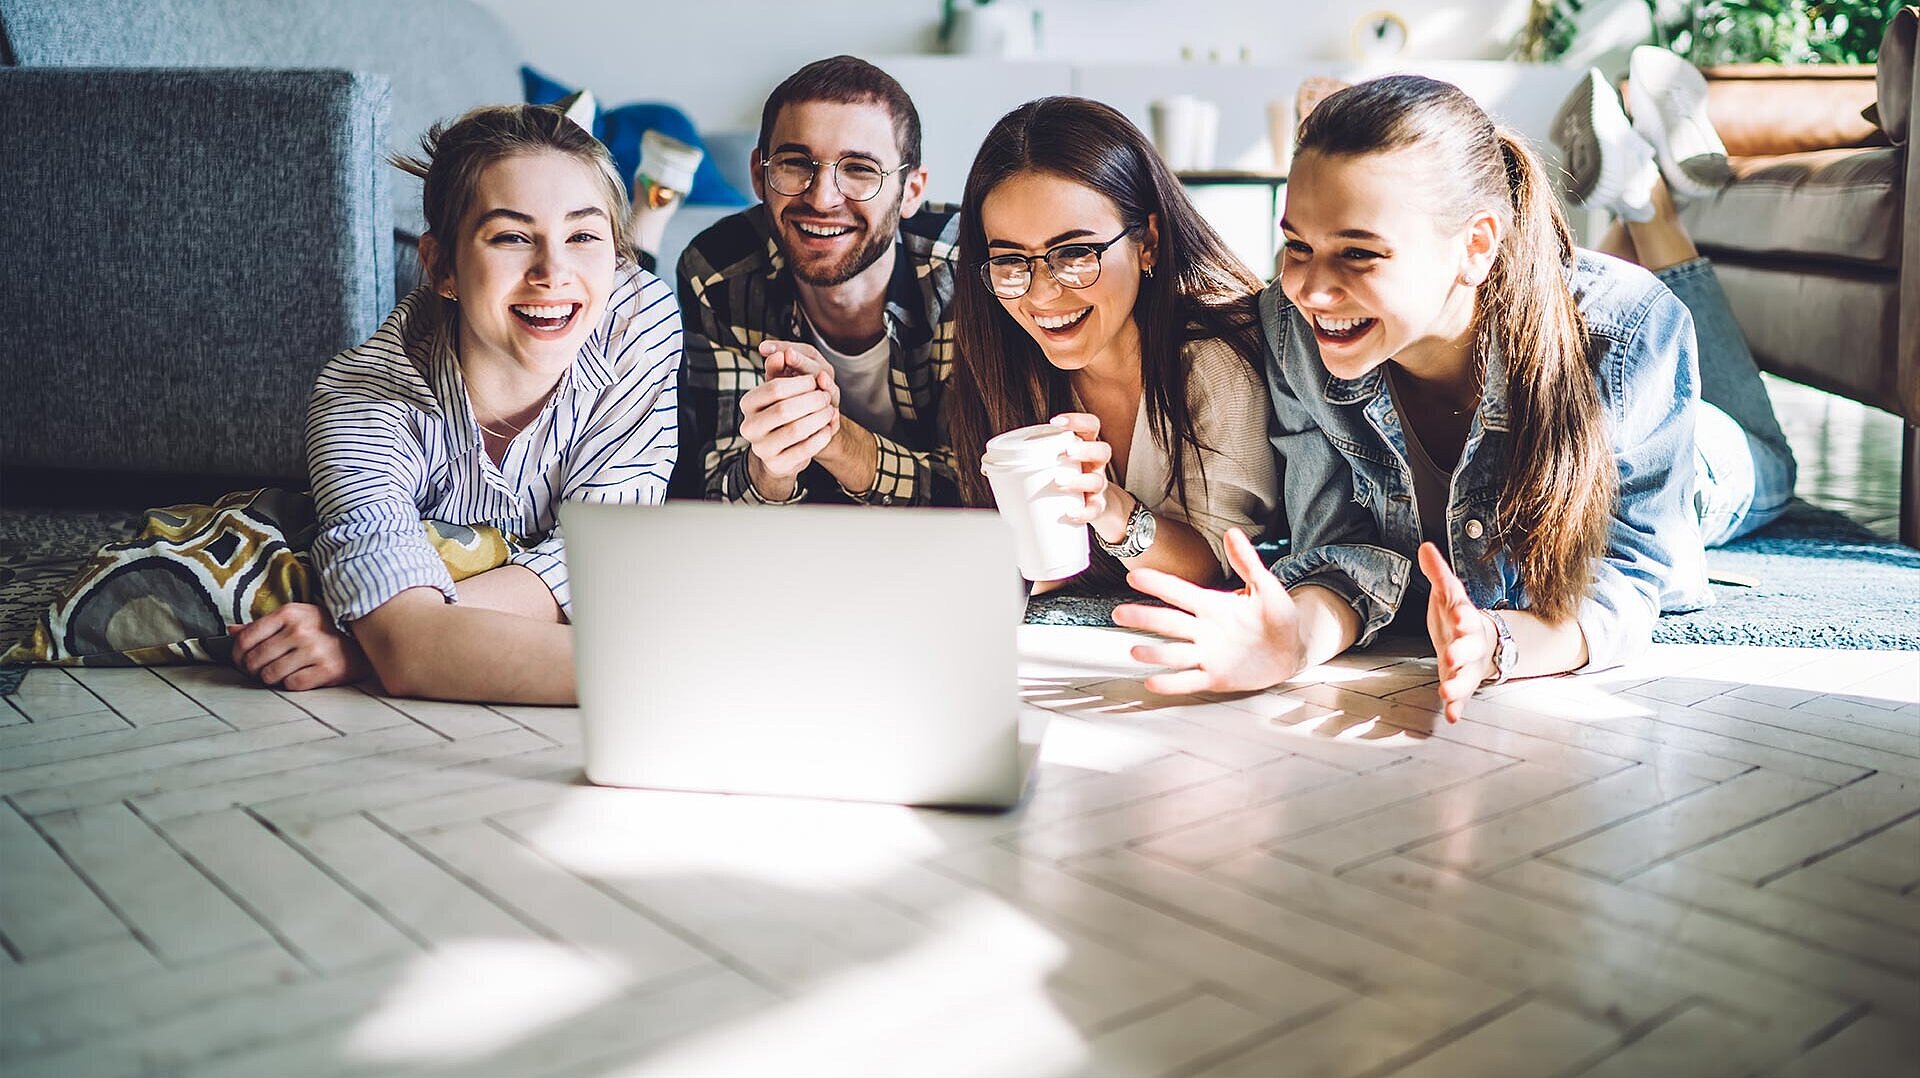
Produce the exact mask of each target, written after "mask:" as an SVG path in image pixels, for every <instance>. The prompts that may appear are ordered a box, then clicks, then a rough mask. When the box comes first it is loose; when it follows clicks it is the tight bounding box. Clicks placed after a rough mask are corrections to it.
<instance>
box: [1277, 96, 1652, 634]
mask: <svg viewBox="0 0 1920 1078" xmlns="http://www.w3.org/2000/svg"><path fill="white" fill-rule="evenodd" d="M1298 149H1299V152H1301V153H1305V152H1309V151H1311V152H1315V153H1321V154H1326V155H1329V156H1358V155H1361V154H1372V153H1383V152H1397V151H1417V152H1418V154H1419V158H1420V160H1421V161H1422V162H1423V163H1424V167H1423V169H1422V181H1421V186H1420V190H1421V192H1422V193H1421V195H1420V196H1419V197H1423V198H1426V199H1428V200H1431V201H1432V202H1433V204H1434V205H1435V209H1434V213H1435V215H1436V216H1437V217H1440V218H1441V219H1443V221H1445V223H1446V224H1447V225H1448V226H1449V227H1452V226H1460V227H1464V226H1465V225H1466V223H1467V222H1468V221H1469V220H1471V219H1472V218H1473V216H1474V215H1475V214H1478V213H1483V212H1488V211H1491V212H1492V213H1494V214H1495V215H1496V216H1497V217H1498V218H1499V220H1500V224H1501V240H1500V249H1499V251H1498V253H1497V254H1496V255H1495V257H1494V262H1493V268H1492V272H1491V273H1490V274H1489V275H1488V277H1487V279H1486V281H1485V282H1484V283H1483V284H1481V285H1480V287H1479V290H1478V292H1477V293H1476V295H1475V307H1474V353H1475V355H1476V356H1478V357H1479V361H1480V363H1481V365H1482V367H1481V369H1482V377H1483V378H1484V377H1485V373H1484V372H1485V363H1486V357H1487V356H1489V355H1494V354H1497V355H1499V356H1500V357H1501V359H1502V361H1503V362H1504V363H1505V365H1506V374H1507V385H1506V397H1507V406H1508V409H1509V412H1510V413H1511V417H1512V428H1511V430H1510V432H1509V434H1508V458H1509V459H1508V461H1507V478H1506V484H1505V485H1504V486H1503V487H1502V488H1501V491H1500V502H1499V505H1500V510H1499V520H1498V521H1497V524H1496V528H1497V535H1498V538H1499V540H1500V542H1499V543H1498V544H1496V545H1495V546H1494V548H1493V549H1499V547H1501V546H1504V547H1505V548H1506V550H1507V552H1508V554H1509V556H1510V557H1511V558H1512V560H1513V563H1514V566H1515V568H1516V569H1517V570H1518V571H1519V574H1520V580H1521V583H1522V584H1524V585H1525V586H1526V589H1527V596H1528V598H1529V600H1530V601H1531V604H1532V608H1533V611H1534V612H1535V613H1537V614H1539V615H1540V616H1541V617H1542V618H1544V619H1546V620H1548V621H1563V620H1565V619H1566V618H1569V617H1571V616H1572V615H1573V612H1574V610H1575V608H1576V607H1577V606H1578V605H1579V603H1580V600H1581V599H1583V598H1584V597H1586V596H1587V595H1588V594H1589V593H1590V592H1591V591H1592V589H1593V580H1594V576H1593V562H1594V560H1595V559H1597V558H1599V557H1600V556H1601V555H1602V554H1603V553H1605V551H1606V539H1607V529H1608V526H1609V523H1610V518H1611V516H1612V514H1613V505H1614V498H1615V492H1616V488H1617V487H1618V485H1619V474H1618V466H1617V465H1616V464H1615V463H1614V459H1613V448H1612V441H1611V438H1610V437H1609V433H1608V429H1607V417H1606V412H1605V410H1604V409H1603V407H1602V405H1601V400H1600V390H1599V387H1598V385H1597V383H1596V381H1595V371H1594V366H1593V364H1594V349H1593V347H1592V345H1591V343H1590V341H1589V339H1588V335H1587V323H1586V319H1585V318H1583V317H1581V314H1580V308H1579V305H1578V304H1577V303H1576V302H1575V300H1574V296H1573V292H1572V289H1571V288H1570V287H1569V286H1568V283H1567V271H1568V268H1569V267H1570V266H1571V265H1572V263H1573V258H1574V246H1573V232H1572V230H1570V229H1569V228H1568V227H1567V222H1566V219H1565V218H1564V217H1563V216H1561V213H1560V205H1559V202H1558V200H1557V199H1556V198H1555V197H1554V193H1553V186H1552V183H1551V181H1550V180H1549V179H1548V176H1547V170H1546V168H1545V166H1544V165H1542V164H1541V162H1540V159H1539V157H1538V156H1537V155H1536V154H1535V153H1534V152H1533V150H1532V148H1531V147H1529V146H1528V145H1527V144H1526V142H1525V141H1524V140H1522V139H1521V138H1520V137H1519V136H1518V135H1515V134H1514V133H1513V132H1512V131H1509V130H1507V129H1505V128H1502V127H1499V126H1497V125H1495V124H1494V123H1493V121H1492V120H1491V119H1489V118H1488V116H1487V114H1486V113H1485V112H1484V111H1482V110H1481V108H1480V106H1479V105H1477V104H1475V103H1474V102H1473V99H1472V98H1470V97H1468V96H1467V95H1466V94H1465V93H1463V92H1461V91H1460V89H1459V88H1458V87H1456V86H1452V85H1450V84H1448V83H1444V82H1438V81H1436V80H1433V79H1428V78H1421V77H1419V76H1414V75H1395V76H1390V77H1388V78H1382V79H1375V80H1373V81H1371V82H1363V83H1361V84H1359V85H1357V86H1353V87H1350V88H1348V89H1345V90H1342V91H1340V92H1339V93H1337V94H1334V95H1333V96H1331V97H1329V98H1327V99H1326V100H1325V101H1322V102H1321V103H1320V105H1319V107H1317V108H1315V109H1314V110H1313V112H1312V113H1310V114H1309V115H1308V117H1307V119H1306V121H1305V122H1304V123H1303V124H1302V125H1301V128H1300V140H1299V148H1298Z"/></svg>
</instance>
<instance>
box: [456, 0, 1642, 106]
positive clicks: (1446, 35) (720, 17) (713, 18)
mask: <svg viewBox="0 0 1920 1078" xmlns="http://www.w3.org/2000/svg"><path fill="white" fill-rule="evenodd" d="M478 2H479V3H481V4H483V5H485V6H486V7H489V8H491V9H493V10H494V11H495V12H497V13H498V15H499V16H500V18H501V19H502V20H503V21H504V22H505V23H506V24H507V26H508V28H509V29H510V30H512V31H513V33H514V34H515V35H516V36H517V37H518V38H519V39H520V42H521V45H522V47H523V51H524V55H525V57H526V60H527V62H528V63H531V64H532V65H534V66H535V67H537V68H540V69H542V70H544V71H546V72H547V73H549V74H551V75H553V76H555V77H556V78H560V79H563V80H567V81H571V82H575V83H578V84H581V85H585V86H589V87H591V88H592V89H593V91H594V92H595V93H596V94H598V95H599V96H600V100H601V101H602V102H603V103H605V104H608V105H619V104H624V103H626V102H629V101H639V100H669V101H673V102H675V103H677V104H679V105H680V106H681V107H682V108H684V109H686V110H687V111H688V113H690V114H691V115H692V116H693V119H694V122H695V123H697V124H698V125H700V127H701V128H702V129H703V130H708V129H713V130H725V129H734V128H742V127H753V126H756V125H757V123H758V119H759V107H760V103H761V102H762V101H764V100H765V98H766V94H767V91H769V90H771V89H772V88H773V86H774V85H775V84H776V83H778V82H779V81H780V80H781V79H782V78H784V77H785V76H786V75H788V74H789V73H791V72H792V71H793V70H794V69H795V68H798V67H799V66H800V65H802V64H804V63H806V62H807V61H809V60H815V59H818V58H820V57H822V56H829V55H832V54H834V53H838V52H849V53H853V54H855V55H859V56H866V57H882V56H900V55H904V54H912V53H928V52H932V51H935V49H936V48H937V32H938V28H939V21H940V4H939V2H938V0H807V2H804V3H800V2H794V0H639V2H635V0H574V2H572V3H568V4H565V5H552V4H536V3H531V2H527V0H478ZM1002 2H1005V0H1002ZM1030 2H1031V3H1033V4H1034V5H1035V6H1037V7H1038V8H1039V9H1040V11H1041V25H1042V32H1041V41H1040V51H1039V54H1038V57H1037V59H1040V60H1052V61H1056V62H1064V63H1068V64H1075V65H1079V64H1088V63H1099V64H1130V63H1139V64H1161V63H1180V62H1182V56H1183V52H1189V51H1190V52H1191V53H1192V54H1193V55H1194V56H1195V57H1196V60H1195V61H1193V62H1194V63H1195V64H1196V66H1206V65H1207V63H1208V60H1207V57H1208V56H1209V54H1211V53H1218V55H1219V56H1220V58H1221V65H1222V66H1228V67H1231V66H1235V65H1238V64H1239V63H1240V62H1241V60H1240V57H1241V55H1242V50H1243V49H1244V50H1245V52H1246V55H1247V57H1248V59H1249V60H1250V62H1251V63H1252V64H1253V65H1256V66H1265V65H1274V64H1294V63H1302V62H1321V63H1325V62H1338V61H1343V60H1346V59H1347V58H1348V57H1349V43H1350V40H1351V38H1350V35H1351V33H1352V30H1353V27H1354V24H1355V22H1356V21H1357V20H1359V19H1360V17H1361V16H1362V15H1364V14H1366V13H1368V12H1372V11H1376V10H1382V9H1384V10H1390V11H1395V12H1397V13H1398V14H1399V15H1400V16H1401V17H1402V18H1403V19H1405V20H1406V22H1407V24H1408V27H1409V31H1410V35H1409V39H1408V46H1407V51H1406V53H1405V54H1404V59H1406V60H1473V59H1498V58H1500V57H1502V56H1504V55H1505V54H1506V51H1507V47H1508V44H1509V42H1510V41H1511V40H1512V38H1513V35H1514V34H1515V33H1516V32H1517V31H1518V29H1519V27H1520V25H1521V23H1522V22H1523V20H1524V19H1525V17H1526V10H1527V0H1366V2H1364V3H1358V4H1343V3H1327V2H1325V0H1030ZM1623 2H1624V3H1627V4H1630V6H1631V7H1632V8H1641V3H1640V0H1600V2H1599V3H1597V4H1590V5H1589V7H1590V8H1593V9H1603V8H1611V7H1614V6H1617V5H1619V4H1620V3H1623ZM563 13H564V14H563ZM1590 14H1591V12H1590ZM960 89H963V88H958V87H956V90H960Z"/></svg>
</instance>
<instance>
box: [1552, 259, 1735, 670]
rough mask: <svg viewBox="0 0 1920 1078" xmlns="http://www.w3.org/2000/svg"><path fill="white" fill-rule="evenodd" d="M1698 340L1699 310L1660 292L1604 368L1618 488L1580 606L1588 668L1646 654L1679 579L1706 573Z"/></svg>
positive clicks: (1611, 354) (1614, 663)
mask: <svg viewBox="0 0 1920 1078" xmlns="http://www.w3.org/2000/svg"><path fill="white" fill-rule="evenodd" d="M1695 349H1696V346H1695V342H1694V330H1693V318H1692V316H1691V315H1689V314H1688V313H1687V308H1686V306H1685V305H1684V304H1682V303H1681V302H1680V301H1679V300H1678V299H1676V298H1674V296H1673V295H1672V294H1671V293H1663V294H1662V295H1661V296H1660V297H1659V299H1657V300H1656V301H1655V303H1654V304H1653V305H1652V306H1651V307H1650V309H1649V311H1648V313H1647V314H1646V316H1645V317H1643V318H1641V319H1640V321H1639V323H1638V325H1637V326H1636V328H1635V330H1634V333H1633V336H1632V338H1631V339H1629V340H1628V341H1626V342H1625V343H1624V345H1623V346H1622V347H1618V348H1614V349H1612V350H1610V352H1609V354H1608V357H1607V359H1606V360H1605V362H1607V363H1609V364H1611V365H1612V367H1613V369H1611V370H1607V371H1603V372H1602V375H1603V378H1602V385H1603V386H1604V387H1605V388H1606V392H1607V400H1606V406H1607V410H1608V414H1609V418H1610V419H1611V421H1612V425H1613V432H1612V433H1613V451H1614V460H1615V463H1616V464H1617V465H1618V468H1619V477H1620V488H1619V497H1618V498H1617V499H1616V500H1615V503H1614V513H1613V520H1612V521H1611V523H1610V524H1609V525H1608V529H1607V550H1606V554H1605V555H1604V556H1603V557H1602V558H1601V560H1600V561H1599V562H1598V563H1596V565H1595V568H1594V587H1593V592H1592V594H1590V595H1589V596H1588V597H1587V598H1586V599H1584V600H1582V601H1581V603H1580V606H1579V608H1578V610H1576V611H1575V613H1574V618H1575V620H1576V621H1577V622H1578V623H1579V625H1580V631H1581V632H1582V633H1583V634H1584V635H1585V637H1586V642H1587V665H1585V666H1583V667H1581V670H1601V669H1605V668H1607V667H1610V666H1617V665H1619V664H1620V663H1623V662H1626V661H1627V660H1628V659H1630V658H1632V657H1633V656H1634V655H1635V654H1637V653H1639V652H1640V651H1641V650H1642V649H1644V648H1645V647H1646V646H1647V644H1648V642H1650V641H1651V640H1652V639H1653V625H1654V621H1655V619H1657V618H1658V617H1659V616H1660V612H1661V610H1662V608H1663V606H1665V605H1668V604H1666V603H1665V601H1664V600H1665V596H1666V595H1667V594H1668V593H1669V592H1670V591H1673V590H1676V589H1674V587H1673V584H1674V582H1675V581H1677V580H1692V579H1696V578H1697V579H1701V580H1704V574H1705V569H1704V565H1705V554H1704V551H1703V550H1702V548H1701V543H1700V527H1699V520H1698V518H1697V517H1696V516H1695V515H1694V513H1693V509H1692V504H1691V503H1692V495H1693V481H1694V471H1693V438H1694V433H1693V426H1694V420H1695V418H1696V416H1697V415H1698V411H1699V398H1700V393H1699V386H1698V372H1699V361H1698V358H1697V355H1696V351H1695ZM1680 590H1685V589H1680Z"/></svg>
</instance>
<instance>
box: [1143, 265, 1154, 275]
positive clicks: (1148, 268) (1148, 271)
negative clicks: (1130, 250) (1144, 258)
mask: <svg viewBox="0 0 1920 1078" xmlns="http://www.w3.org/2000/svg"><path fill="white" fill-rule="evenodd" d="M1140 272H1141V273H1142V274H1144V275H1146V276H1148V277H1151V276H1153V267H1152V266H1141V267H1140Z"/></svg>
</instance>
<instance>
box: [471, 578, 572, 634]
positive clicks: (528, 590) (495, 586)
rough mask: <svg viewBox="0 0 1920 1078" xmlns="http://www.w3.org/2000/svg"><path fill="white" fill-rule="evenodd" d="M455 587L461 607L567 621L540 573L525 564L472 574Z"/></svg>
mask: <svg viewBox="0 0 1920 1078" xmlns="http://www.w3.org/2000/svg"><path fill="white" fill-rule="evenodd" d="M455 586H456V587H457V588H458V589H459V593H460V605H461V606H466V607H471V608H473V609H476V610H497V611H499V612H500V613H502V614H517V615H519V616H520V617H523V618H532V619H533V620H535V621H546V622H554V623H560V622H564V621H566V620H567V619H566V618H565V617H564V616H563V615H562V614H561V613H560V604H559V603H558V602H556V601H555V600H554V597H553V592H552V591H550V590H548V588H547V585H546V583H545V582H543V581H542V580H541V579H540V575H539V574H538V573H535V572H534V571H533V570H532V569H529V568H527V567H526V566H524V565H502V566H501V567H499V568H498V569H489V570H487V571H486V572H484V573H480V574H479V575H477V576H470V577H468V578H466V579H465V580H462V581H460V582H459V584H457V585H455Z"/></svg>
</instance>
